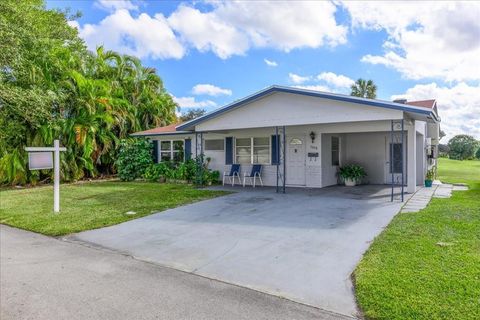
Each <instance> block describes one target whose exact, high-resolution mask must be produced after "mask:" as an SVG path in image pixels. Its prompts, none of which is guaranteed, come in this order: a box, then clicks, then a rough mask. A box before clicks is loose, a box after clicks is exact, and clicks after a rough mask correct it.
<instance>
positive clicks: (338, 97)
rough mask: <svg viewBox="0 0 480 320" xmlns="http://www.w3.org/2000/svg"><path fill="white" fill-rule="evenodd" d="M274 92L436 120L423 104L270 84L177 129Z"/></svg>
mask: <svg viewBox="0 0 480 320" xmlns="http://www.w3.org/2000/svg"><path fill="white" fill-rule="evenodd" d="M275 92H283V93H289V94H298V95H303V96H310V97H317V98H324V99H330V100H335V101H343V102H349V103H354V104H361V105H364V106H365V105H366V106H372V107H379V108H387V109H394V110H401V111H406V112H412V113H417V114H422V115H424V116H432V117H433V119H435V120H438V117H437V115H436V114H435V112H433V110H432V109H430V108H426V107H424V106H415V105H406V104H401V103H395V102H390V101H383V100H375V99H366V98H359V97H353V96H348V95H342V94H335V93H328V92H321V91H313V90H305V89H300V88H292V87H283V86H271V87H268V88H266V89H263V90H261V91H259V92H256V93H254V94H252V95H250V96H247V97H245V98H243V99H240V100H237V101H235V102H233V103H231V104H228V105H226V106H224V107H222V108H220V109H217V110H214V111H212V112H210V113H208V114H206V115H204V116H201V117H199V118H196V119H193V120H190V121H188V122H186V123H184V124H181V125H179V126H177V130H193V128H194V127H195V126H196V125H198V124H200V123H202V122H204V121H207V120H210V119H213V118H216V117H218V116H220V115H222V114H225V113H227V112H229V111H232V110H235V109H237V108H240V107H242V106H244V105H247V104H249V103H251V102H253V101H255V100H258V99H260V98H263V97H266V96H268V95H270V94H272V93H275Z"/></svg>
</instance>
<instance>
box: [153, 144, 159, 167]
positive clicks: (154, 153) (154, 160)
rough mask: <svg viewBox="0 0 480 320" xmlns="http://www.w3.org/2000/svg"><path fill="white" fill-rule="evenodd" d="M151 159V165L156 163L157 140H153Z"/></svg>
mask: <svg viewBox="0 0 480 320" xmlns="http://www.w3.org/2000/svg"><path fill="white" fill-rule="evenodd" d="M152 142H153V150H152V158H153V163H158V140H153V141H152Z"/></svg>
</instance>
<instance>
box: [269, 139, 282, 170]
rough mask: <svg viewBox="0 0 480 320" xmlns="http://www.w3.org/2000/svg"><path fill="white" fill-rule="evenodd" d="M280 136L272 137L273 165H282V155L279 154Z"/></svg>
mask: <svg viewBox="0 0 480 320" xmlns="http://www.w3.org/2000/svg"><path fill="white" fill-rule="evenodd" d="M278 139H279V136H276V135H273V136H272V140H271V141H272V148H271V150H272V164H280V162H279V161H280V160H279V158H280V154H279V152H278V141H279V140H278Z"/></svg>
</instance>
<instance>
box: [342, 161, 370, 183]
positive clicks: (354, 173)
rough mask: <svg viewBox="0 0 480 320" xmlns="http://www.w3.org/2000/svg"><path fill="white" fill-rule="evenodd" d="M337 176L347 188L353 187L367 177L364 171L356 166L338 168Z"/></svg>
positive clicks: (349, 165) (348, 165)
mask: <svg viewBox="0 0 480 320" xmlns="http://www.w3.org/2000/svg"><path fill="white" fill-rule="evenodd" d="M338 175H339V176H340V178H342V179H343V181H344V182H345V185H346V186H347V187H353V186H355V185H356V184H357V183H358V182H359V181H360V180H361V179H362V178H364V177H366V176H367V173H366V172H365V169H363V167H362V166H359V165H357V164H347V165H345V166H343V167H341V168H340V170H339V172H338Z"/></svg>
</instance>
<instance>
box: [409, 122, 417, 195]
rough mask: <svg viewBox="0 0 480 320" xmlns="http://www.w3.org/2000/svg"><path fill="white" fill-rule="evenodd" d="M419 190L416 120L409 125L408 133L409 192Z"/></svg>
mask: <svg viewBox="0 0 480 320" xmlns="http://www.w3.org/2000/svg"><path fill="white" fill-rule="evenodd" d="M416 190H417V132H416V130H415V120H412V124H411V125H410V126H408V133H407V192H409V193H414V192H415V191H416Z"/></svg>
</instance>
